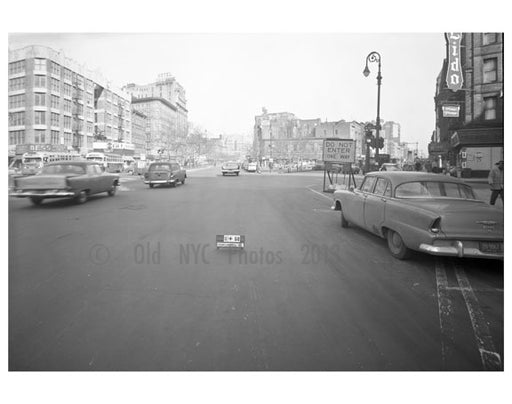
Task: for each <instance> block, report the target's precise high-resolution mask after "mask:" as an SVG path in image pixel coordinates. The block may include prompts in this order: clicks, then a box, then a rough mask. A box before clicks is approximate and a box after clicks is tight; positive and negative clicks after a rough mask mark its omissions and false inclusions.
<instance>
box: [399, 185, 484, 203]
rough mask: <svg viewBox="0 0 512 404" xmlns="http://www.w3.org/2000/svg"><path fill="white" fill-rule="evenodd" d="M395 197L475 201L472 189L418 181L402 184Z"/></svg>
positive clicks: (464, 186)
mask: <svg viewBox="0 0 512 404" xmlns="http://www.w3.org/2000/svg"><path fill="white" fill-rule="evenodd" d="M395 197H397V198H457V199H475V195H474V193H473V190H472V189H471V187H469V186H467V185H464V184H456V183H453V182H441V181H418V182H407V183H405V184H401V185H399V186H397V187H396V191H395Z"/></svg>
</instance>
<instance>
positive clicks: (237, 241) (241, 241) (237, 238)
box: [215, 234, 245, 248]
mask: <svg viewBox="0 0 512 404" xmlns="http://www.w3.org/2000/svg"><path fill="white" fill-rule="evenodd" d="M215 241H216V244H217V248H221V247H224V248H226V247H228V248H229V247H234V248H244V247H245V236H244V235H239V234H217V236H216V237H215Z"/></svg>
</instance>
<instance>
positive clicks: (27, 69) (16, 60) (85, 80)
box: [8, 46, 131, 154]
mask: <svg viewBox="0 0 512 404" xmlns="http://www.w3.org/2000/svg"><path fill="white" fill-rule="evenodd" d="M8 108H9V150H10V152H13V153H16V154H22V153H24V152H26V151H30V150H55V151H57V150H61V151H62V150H76V151H78V152H80V153H87V152H89V151H92V150H93V147H94V146H93V143H94V141H95V139H97V138H101V139H104V140H107V141H109V142H112V143H123V144H129V143H130V142H131V116H130V115H131V114H130V99H129V96H128V95H127V94H125V93H124V92H122V91H121V90H119V89H117V88H116V87H114V86H113V85H112V84H111V83H110V82H109V81H107V80H106V79H105V78H104V77H103V76H102V75H101V74H99V73H98V72H93V71H90V70H88V69H87V68H86V67H85V66H83V65H80V64H78V63H77V62H75V61H73V60H71V59H69V58H67V57H66V56H65V55H64V54H63V53H62V52H57V51H55V50H53V49H51V48H48V47H44V46H28V47H25V48H22V49H18V50H12V51H9V104H8Z"/></svg>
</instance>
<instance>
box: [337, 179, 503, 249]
mask: <svg viewBox="0 0 512 404" xmlns="http://www.w3.org/2000/svg"><path fill="white" fill-rule="evenodd" d="M333 198H334V205H333V209H334V210H339V211H341V226H342V227H348V226H349V224H353V225H355V226H357V227H361V228H363V229H366V230H368V231H370V232H371V233H374V234H376V235H378V236H380V237H382V238H386V239H387V242H388V247H389V250H390V252H391V255H393V256H394V257H396V258H398V259H406V258H408V257H409V256H410V253H411V250H416V251H421V252H424V253H427V254H432V255H445V256H453V257H474V258H491V259H503V223H504V221H503V212H502V211H499V210H497V209H495V208H494V207H492V206H490V205H488V204H487V203H486V202H484V201H480V200H477V199H476V198H475V194H474V192H473V189H472V188H471V187H470V186H469V185H468V184H466V183H465V182H464V181H463V180H460V179H457V178H452V177H448V176H444V175H439V174H430V173H423V172H409V171H391V172H390V171H376V172H371V173H368V174H367V175H366V176H365V177H364V180H363V182H362V184H361V186H360V187H358V188H356V189H352V188H351V189H348V190H337V191H335V192H334V194H333Z"/></svg>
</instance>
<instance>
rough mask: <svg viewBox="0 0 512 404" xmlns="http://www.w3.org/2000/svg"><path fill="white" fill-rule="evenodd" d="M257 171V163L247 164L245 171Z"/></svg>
mask: <svg viewBox="0 0 512 404" xmlns="http://www.w3.org/2000/svg"><path fill="white" fill-rule="evenodd" d="M257 170H258V163H249V164H247V171H248V172H252V173H254V172H256V171H257Z"/></svg>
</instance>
